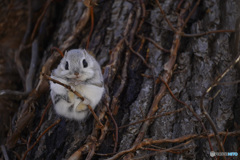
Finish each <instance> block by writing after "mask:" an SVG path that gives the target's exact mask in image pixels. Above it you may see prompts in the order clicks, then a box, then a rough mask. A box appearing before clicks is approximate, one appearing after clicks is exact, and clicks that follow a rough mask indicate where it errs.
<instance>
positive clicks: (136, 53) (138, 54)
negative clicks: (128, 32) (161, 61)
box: [124, 38, 152, 68]
mask: <svg viewBox="0 0 240 160" xmlns="http://www.w3.org/2000/svg"><path fill="white" fill-rule="evenodd" d="M124 40H125V43H126V45H127V46H128V48H129V49H130V50H131V52H133V53H134V54H135V55H137V56H138V57H139V58H140V59H141V60H142V61H143V63H144V64H145V65H146V66H147V67H148V68H152V67H151V66H150V65H149V64H148V63H147V62H146V60H145V59H144V58H143V57H142V55H141V54H140V53H138V52H136V51H134V49H133V48H132V46H130V44H129V42H128V41H127V39H126V38H125V39H124Z"/></svg>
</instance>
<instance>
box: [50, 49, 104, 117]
mask: <svg viewBox="0 0 240 160" xmlns="http://www.w3.org/2000/svg"><path fill="white" fill-rule="evenodd" d="M51 78H53V79H55V80H58V81H60V82H62V83H64V84H66V85H69V86H71V88H72V89H73V90H74V91H77V92H78V93H79V94H81V95H82V96H83V97H84V101H82V100H81V99H80V98H79V97H78V96H76V95H75V94H74V93H73V92H71V91H69V90H68V89H67V88H65V87H64V86H61V85H59V84H57V83H54V82H52V81H51V82H50V88H51V98H52V102H53V104H54V109H55V110H56V112H57V113H58V114H59V115H61V116H63V117H66V118H70V119H75V120H84V119H85V118H86V117H87V115H88V114H89V112H90V111H89V109H88V107H87V105H90V106H91V107H92V109H94V108H95V107H96V105H97V104H98V103H99V101H100V100H101V98H102V95H103V93H104V83H103V76H102V72H101V68H100V65H99V64H98V62H97V61H96V60H95V58H94V57H92V56H91V55H90V54H88V53H87V51H86V50H85V49H73V50H70V51H68V52H65V55H64V57H63V58H62V60H61V62H60V64H59V65H58V67H57V68H56V69H54V70H53V71H52V74H51Z"/></svg>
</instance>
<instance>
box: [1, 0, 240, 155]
mask: <svg viewBox="0 0 240 160" xmlns="http://www.w3.org/2000/svg"><path fill="white" fill-rule="evenodd" d="M0 7H1V9H0V10H1V15H0V20H1V22H0V35H1V36H0V42H1V44H0V46H1V51H0V68H1V74H0V81H1V84H0V90H1V91H0V111H1V113H0V120H1V122H2V124H3V125H1V126H0V130H1V131H0V143H1V146H2V147H1V148H2V149H1V151H2V152H0V159H7V157H9V159H19V158H20V159H29V160H30V159H45V160H52V159H70V160H71V159H107V158H109V159H156V160H157V159H159V160H165V159H196V160H200V159H201V160H202V159H205V160H207V159H210V158H211V157H210V151H215V152H223V151H225V152H238V153H240V139H239V135H240V133H239V129H240V116H239V115H240V97H239V92H240V85H239V77H240V76H239V67H240V65H239V62H238V60H237V58H238V57H239V55H240V54H239V47H238V46H239V32H240V19H239V18H238V17H239V16H240V2H239V1H238V0H224V1H220V0H202V1H201V0H196V1H194V2H193V1H191V0H186V1H174V0H169V1H158V0H151V1H147V0H129V1H126V0H115V1H111V0H99V1H93V0H85V1H78V0H72V1H64V0H62V1H60V0H59V1H53V0H45V1H44V0H42V1H38V0H36V1H35V0H33V1H31V0H28V1H26V0H25V1H13V2H11V3H10V2H1V6H0ZM26 8H27V9H28V11H26ZM92 27H93V28H92ZM88 44H89V45H88ZM52 47H57V48H59V49H60V50H61V51H62V52H64V51H66V50H69V49H74V48H87V50H88V51H89V52H92V53H93V54H94V55H95V57H96V59H97V60H98V62H99V63H100V65H101V67H102V69H103V74H104V80H105V89H106V92H105V95H104V96H103V99H102V101H101V102H100V104H99V105H98V107H97V109H96V110H95V112H96V113H97V115H98V116H99V119H100V120H101V123H102V124H103V126H102V127H101V126H99V124H98V123H97V122H96V121H95V120H94V118H93V116H89V117H88V119H87V120H86V121H84V122H77V121H74V120H69V119H65V118H63V117H60V116H59V115H57V114H56V113H55V111H54V109H53V106H52V104H51V100H50V97H49V81H48V79H47V78H46V76H44V74H46V75H50V73H51V70H52V69H54V68H55V67H56V66H57V65H58V63H59V60H60V59H61V56H60V54H59V53H57V52H56V51H55V52H51V51H52ZM234 61H235V63H234ZM21 68H22V69H21ZM227 69H228V70H227ZM224 73H226V74H224ZM221 76H222V77H221ZM9 90H10V91H9ZM13 91H14V92H13ZM211 122H212V123H211ZM7 133H8V134H7ZM221 145H222V148H221ZM4 148H5V149H6V152H4ZM238 157H239V156H238ZM221 158H223V159H224V158H226V157H221ZM221 158H220V159H221ZM227 158H229V157H227ZM234 158H236V159H237V157H234Z"/></svg>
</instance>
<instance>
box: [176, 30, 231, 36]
mask: <svg viewBox="0 0 240 160" xmlns="http://www.w3.org/2000/svg"><path fill="white" fill-rule="evenodd" d="M225 32H229V33H233V32H235V30H216V31H209V32H204V33H197V34H186V33H183V32H182V33H181V36H183V37H200V36H204V35H208V34H213V33H225Z"/></svg>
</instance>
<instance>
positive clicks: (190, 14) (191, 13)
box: [181, 0, 201, 30]
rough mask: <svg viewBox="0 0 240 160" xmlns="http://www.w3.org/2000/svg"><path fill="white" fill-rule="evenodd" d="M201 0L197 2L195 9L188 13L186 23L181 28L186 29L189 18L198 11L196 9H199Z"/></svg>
mask: <svg viewBox="0 0 240 160" xmlns="http://www.w3.org/2000/svg"><path fill="white" fill-rule="evenodd" d="M200 1H201V0H198V1H197V2H196V4H195V6H194V7H193V9H192V10H191V12H190V13H189V14H188V16H187V18H186V20H185V21H184V24H183V25H182V27H181V30H183V29H184V27H185V26H186V24H187V22H188V21H189V19H190V18H191V16H192V15H193V13H194V12H195V11H196V9H197V7H198V5H199V3H200Z"/></svg>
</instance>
